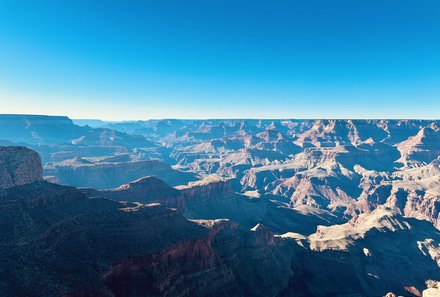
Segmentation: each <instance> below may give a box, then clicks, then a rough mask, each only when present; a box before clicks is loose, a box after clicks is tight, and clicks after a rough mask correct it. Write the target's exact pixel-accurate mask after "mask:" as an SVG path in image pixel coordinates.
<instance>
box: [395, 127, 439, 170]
mask: <svg viewBox="0 0 440 297" xmlns="http://www.w3.org/2000/svg"><path fill="white" fill-rule="evenodd" d="M397 148H398V149H399V151H400V154H401V158H400V159H399V161H400V162H402V163H403V164H404V165H405V166H408V167H414V166H416V167H418V166H420V165H426V164H427V163H430V162H431V161H433V160H434V159H436V158H437V157H438V156H439V155H440V129H438V128H436V127H433V128H431V127H424V128H422V129H420V131H419V132H418V133H417V135H415V136H412V137H410V138H408V139H407V140H405V141H403V142H401V143H399V144H397Z"/></svg>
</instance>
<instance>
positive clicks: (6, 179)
mask: <svg viewBox="0 0 440 297" xmlns="http://www.w3.org/2000/svg"><path fill="white" fill-rule="evenodd" d="M42 179H43V169H42V167H41V160H40V157H39V156H38V154H37V153H36V152H34V151H32V150H30V149H27V148H25V147H18V146H0V189H1V188H9V187H13V186H19V185H24V184H28V183H32V182H34V181H38V180H42Z"/></svg>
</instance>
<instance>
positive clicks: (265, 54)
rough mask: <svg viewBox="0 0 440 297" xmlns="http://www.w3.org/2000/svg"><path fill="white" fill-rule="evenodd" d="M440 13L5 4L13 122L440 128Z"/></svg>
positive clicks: (392, 6) (103, 0) (389, 6)
mask: <svg viewBox="0 0 440 297" xmlns="http://www.w3.org/2000/svg"><path fill="white" fill-rule="evenodd" d="M439 97H440V1H439V0H411V1H409V0H290V1H281V0H279V1H277V0H272V1H257V0H253V1H241V0H200V1H182V0H176V1H167V0H155V1H148V0H143V1H111V0H85V1H83V0H62V1H60V0H56V1H46V0H40V1H35V0H29V1H20V0H0V113H33V114H54V115H68V116H71V117H73V118H102V119H110V120H122V119H127V120H129V119H147V118H164V117H165V118H232V117H233V118H440V98H439Z"/></svg>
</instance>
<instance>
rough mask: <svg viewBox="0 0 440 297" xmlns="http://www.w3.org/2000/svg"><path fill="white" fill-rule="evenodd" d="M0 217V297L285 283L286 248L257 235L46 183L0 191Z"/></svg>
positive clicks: (258, 289) (245, 290)
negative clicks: (1, 296)
mask: <svg viewBox="0 0 440 297" xmlns="http://www.w3.org/2000/svg"><path fill="white" fill-rule="evenodd" d="M147 181H148V178H147ZM142 182H145V181H140V183H142ZM155 183H156V184H157V183H161V181H157V180H156V181H155ZM136 187H137V185H136V183H135V184H129V185H127V186H124V187H122V189H120V190H122V191H124V190H130V188H133V189H136ZM0 213H1V214H2V215H1V216H0V276H1V282H0V293H2V294H7V295H6V296H12V297H21V296H36V297H38V296H45V297H52V296H53V297H59V296H64V297H67V296H68V297H72V296H75V297H77V296H90V297H98V296H99V297H101V296H106V297H107V296H116V297H119V296H121V297H122V296H123V297H125V296H127V297H135V296H206V295H210V296H274V295H276V293H277V292H279V291H280V290H282V289H283V288H285V287H286V286H287V281H288V277H289V276H290V275H291V274H292V271H291V269H290V263H291V261H292V257H293V253H291V254H287V253H285V250H286V249H287V248H292V247H293V244H294V243H293V242H292V241H287V243H286V240H283V239H279V238H275V237H274V236H273V234H271V233H270V232H267V231H264V230H262V229H261V227H259V228H256V229H255V230H254V231H244V230H240V229H238V228H237V225H235V224H232V223H230V222H228V221H224V220H217V221H197V222H193V221H189V220H187V219H185V218H184V217H183V216H181V215H180V214H179V213H178V212H177V211H173V210H170V209H166V208H164V207H162V206H160V205H142V204H130V203H128V204H127V203H119V202H116V201H112V200H108V199H102V198H94V199H89V198H87V197H86V196H85V195H84V194H83V192H81V191H79V190H77V189H75V188H73V187H66V186H61V185H56V184H51V183H49V182H46V181H40V180H37V181H33V182H31V183H27V184H24V185H20V186H14V187H9V188H6V189H2V190H1V191H0ZM289 244H290V245H289ZM42 284H44V285H42Z"/></svg>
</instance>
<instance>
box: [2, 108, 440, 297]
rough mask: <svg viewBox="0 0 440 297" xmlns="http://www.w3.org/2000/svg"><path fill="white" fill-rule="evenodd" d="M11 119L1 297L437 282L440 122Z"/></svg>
mask: <svg viewBox="0 0 440 297" xmlns="http://www.w3.org/2000/svg"><path fill="white" fill-rule="evenodd" d="M0 125H1V126H2V129H1V130H0V144H1V145H2V146H0V212H1V214H2V215H1V216H0V226H1V227H0V263H1V264H0V276H1V277H0V295H1V296H11V297H21V296H54V297H55V296H60V297H61V296H62V297H77V296H78V297H80V296H81V297H84V296H90V297H94V296H96V297H100V296H115V297H139V296H385V295H387V294H388V296H392V294H397V295H403V296H422V292H423V290H425V291H427V290H430V291H427V292H431V291H433V290H435V286H434V285H432V286H431V288H428V289H426V285H425V282H426V281H428V280H434V281H435V280H440V231H439V229H440V126H439V125H440V121H439V120H386V119H380V120H355V119H353V120H330V119H329V120H326V119H323V120H319V119H317V120H311V119H310V120H294V119H292V120H289V119H286V120H247V119H243V120H239V119H231V120H227V119H225V120H146V121H135V122H105V121H97V120H81V121H79V120H78V121H76V120H71V119H69V118H67V117H51V116H33V115H0ZM434 281H433V282H434ZM390 294H391V295H390ZM423 294H425V293H423ZM395 296H396V295H395Z"/></svg>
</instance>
